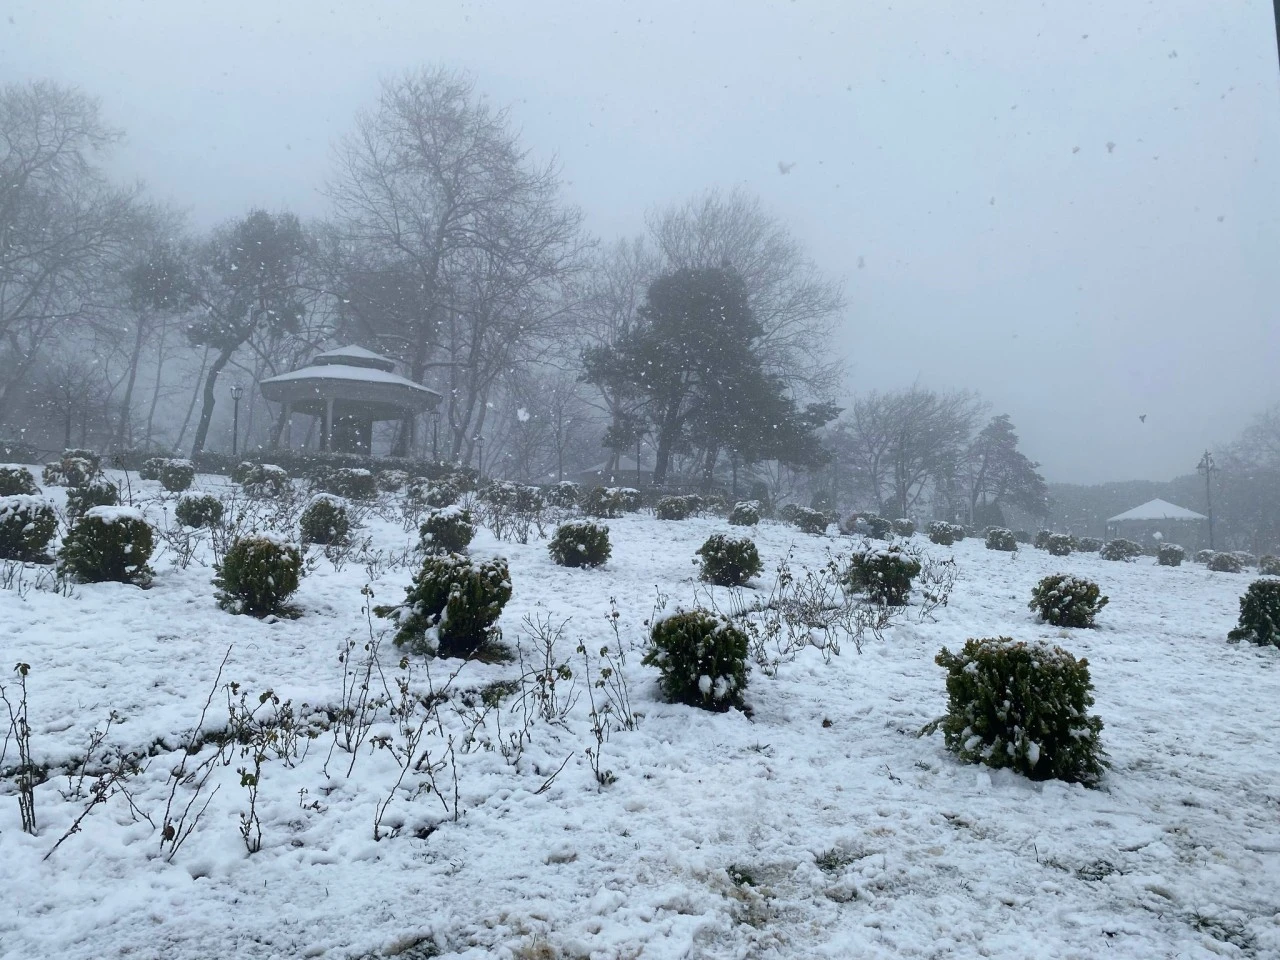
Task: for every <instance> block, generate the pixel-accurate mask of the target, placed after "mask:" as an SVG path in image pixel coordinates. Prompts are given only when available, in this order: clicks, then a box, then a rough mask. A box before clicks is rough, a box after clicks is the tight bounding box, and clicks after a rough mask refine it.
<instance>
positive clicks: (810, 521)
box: [788, 507, 831, 534]
mask: <svg viewBox="0 0 1280 960" xmlns="http://www.w3.org/2000/svg"><path fill="white" fill-rule="evenodd" d="M788 513H789V517H790V523H791V524H792V525H793V526H794V527H796V528H797V529H798V530H800V531H801V532H802V533H813V534H823V533H826V532H827V526H828V524H830V523H831V518H830V517H829V516H827V514H825V513H823V512H822V511H821V510H810V509H809V508H808V507H796V508H795V509H794V510H791V511H789V512H788Z"/></svg>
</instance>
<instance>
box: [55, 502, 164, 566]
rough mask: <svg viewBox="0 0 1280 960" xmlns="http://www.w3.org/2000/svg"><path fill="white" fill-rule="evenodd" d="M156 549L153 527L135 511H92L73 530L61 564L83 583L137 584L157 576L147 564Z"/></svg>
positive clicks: (60, 555)
mask: <svg viewBox="0 0 1280 960" xmlns="http://www.w3.org/2000/svg"><path fill="white" fill-rule="evenodd" d="M154 549H155V540H154V537H153V535H152V533H151V525H150V524H149V523H147V521H146V520H145V519H144V518H143V516H142V512H141V511H140V510H136V509H134V508H133V507H117V506H103V507H90V508H89V509H88V510H86V511H85V514H84V516H82V517H81V518H80V520H79V522H77V523H76V525H75V526H74V527H72V528H71V532H70V533H68V534H67V536H66V539H64V540H63V541H62V548H61V549H60V550H59V551H58V560H59V562H60V563H61V565H62V567H63V569H65V570H66V571H67V572H68V573H70V574H71V575H72V576H73V577H75V578H76V579H77V580H79V581H80V582H82V583H104V582H109V581H110V582H117V583H136V584H138V585H139V586H146V585H147V584H148V583H150V582H151V577H152V576H153V574H152V571H151V568H150V567H148V566H147V561H148V560H150V559H151V551H152V550H154Z"/></svg>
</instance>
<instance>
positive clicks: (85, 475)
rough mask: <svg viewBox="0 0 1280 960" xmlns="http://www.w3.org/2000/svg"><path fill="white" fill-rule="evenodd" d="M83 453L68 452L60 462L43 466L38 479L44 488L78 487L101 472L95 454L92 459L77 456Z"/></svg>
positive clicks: (76, 451)
mask: <svg viewBox="0 0 1280 960" xmlns="http://www.w3.org/2000/svg"><path fill="white" fill-rule="evenodd" d="M81 452H83V451H78V450H69V451H67V453H66V454H63V457H62V459H61V460H57V461H55V462H53V463H49V464H46V465H45V468H44V470H43V471H41V474H40V479H41V480H42V481H43V482H44V485H45V486H46V487H78V486H81V485H83V484H85V483H88V482H89V481H90V480H91V479H93V478H94V477H96V476H97V475H98V474H99V473H100V472H101V471H100V470H99V468H98V460H97V454H94V458H93V459H89V458H88V457H82V456H79V455H78V454H80V453H81Z"/></svg>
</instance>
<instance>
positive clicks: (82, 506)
mask: <svg viewBox="0 0 1280 960" xmlns="http://www.w3.org/2000/svg"><path fill="white" fill-rule="evenodd" d="M119 504H120V490H119V488H118V487H117V486H116V485H115V484H114V483H112V482H111V481H110V480H107V479H106V478H105V477H98V478H96V479H92V480H86V481H85V482H84V483H82V484H80V485H79V486H75V487H71V488H69V489H68V490H67V516H69V517H72V518H75V517H78V516H81V515H82V514H83V513H84V512H85V511H86V510H90V509H92V508H93V507H115V506H119Z"/></svg>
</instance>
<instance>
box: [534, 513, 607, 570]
mask: <svg viewBox="0 0 1280 960" xmlns="http://www.w3.org/2000/svg"><path fill="white" fill-rule="evenodd" d="M547 552H548V553H549V554H551V559H552V560H554V561H555V562H556V563H558V564H559V565H560V566H562V567H598V566H600V565H601V564H604V563H607V562H608V560H609V555H610V554H611V553H612V552H613V548H612V547H611V546H610V545H609V528H608V527H606V526H605V525H604V524H601V523H593V522H591V521H590V520H570V521H569V522H568V523H562V524H560V526H558V527H556V532H555V536H553V537H552V538H551V542H550V543H548V544H547Z"/></svg>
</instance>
